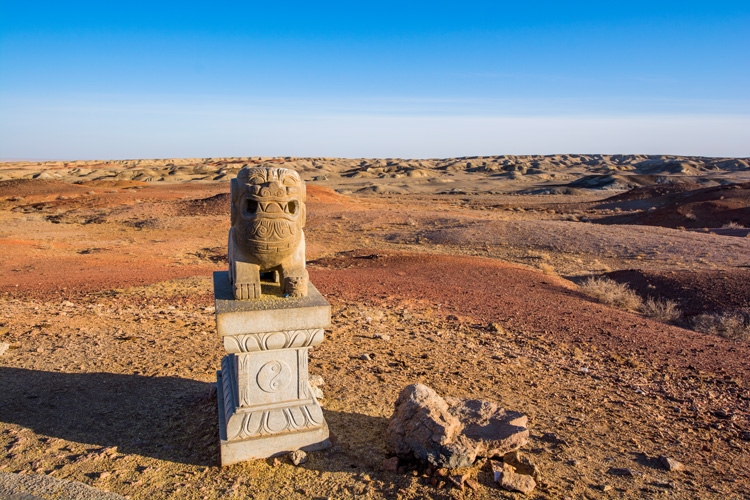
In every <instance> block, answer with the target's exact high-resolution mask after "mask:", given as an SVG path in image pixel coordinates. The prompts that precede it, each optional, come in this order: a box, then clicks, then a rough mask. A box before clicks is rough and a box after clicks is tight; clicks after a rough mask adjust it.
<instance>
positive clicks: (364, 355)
mask: <svg viewBox="0 0 750 500" xmlns="http://www.w3.org/2000/svg"><path fill="white" fill-rule="evenodd" d="M359 359H361V360H362V361H370V360H372V358H371V357H370V355H369V354H367V353H365V354H363V355H361V356H360V357H359Z"/></svg>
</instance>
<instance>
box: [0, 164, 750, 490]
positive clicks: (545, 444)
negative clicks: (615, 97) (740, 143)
mask: <svg viewBox="0 0 750 500" xmlns="http://www.w3.org/2000/svg"><path fill="white" fill-rule="evenodd" d="M263 163H271V164H274V165H279V166H285V167H289V168H294V169H296V170H298V171H299V172H300V174H301V175H302V176H303V178H304V179H305V181H306V182H307V193H308V201H307V213H308V219H307V226H306V228H305V232H306V237H307V259H308V269H309V271H310V276H311V280H312V282H313V283H314V284H315V286H316V287H317V288H318V289H319V290H320V291H321V292H322V293H323V294H324V295H325V296H326V297H327V299H328V300H329V302H330V303H331V305H332V312H333V319H332V325H331V327H330V329H329V330H327V331H326V340H325V342H324V343H323V344H322V345H320V346H319V347H316V348H315V349H314V350H313V351H312V353H311V359H310V364H309V368H310V372H311V374H312V375H320V376H322V378H323V380H324V381H325V385H323V386H321V389H322V390H323V392H324V395H325V397H324V399H323V400H322V404H323V407H324V411H325V417H326V420H327V421H328V424H329V426H330V429H331V432H332V434H333V440H334V445H333V447H332V448H330V449H329V450H326V451H320V452H313V453H311V454H310V456H309V460H308V461H307V462H306V463H305V464H303V465H300V466H296V467H295V466H294V465H292V464H291V463H290V462H289V461H288V460H286V459H284V458H282V459H280V460H276V461H274V460H260V461H255V462H247V463H243V464H238V465H234V466H230V467H225V468H221V467H219V466H218V449H219V448H218V417H217V408H216V404H217V403H216V392H215V387H214V386H213V385H212V384H213V383H214V382H215V380H216V370H217V369H219V368H220V359H221V357H222V355H223V354H224V350H223V347H222V344H221V341H220V339H219V337H218V336H217V334H216V331H215V325H214V309H213V293H212V284H211V283H212V282H211V274H212V272H213V271H217V270H223V269H225V268H226V266H227V261H226V240H227V232H228V229H229V205H230V201H229V182H228V181H229V179H231V178H232V177H233V176H234V175H235V174H236V173H237V171H238V170H239V169H240V168H241V167H242V166H243V165H253V164H263ZM748 233H750V161H749V160H748V159H741V158H702V157H676V156H643V155H614V156H603V155H556V156H498V157H470V158H452V159H439V160H437V159H435V160H404V159H375V160H373V159H335V158H209V159H167V160H132V161H110V162H107V161H101V162H93V161H86V162H83V161H79V162H42V163H37V162H16V163H4V164H0V255H1V256H2V258H0V303H1V305H2V307H1V308H0V343H2V344H0V345H4V348H3V350H4V353H3V354H2V355H1V356H0V387H1V390H0V475H2V474H5V475H6V476H9V475H10V474H17V475H22V476H29V477H31V476H34V475H46V476H48V477H52V478H57V479H65V480H73V481H77V482H80V483H84V484H86V485H89V486H91V487H94V488H96V489H99V490H106V491H109V492H113V493H116V494H119V495H123V496H126V497H129V498H132V499H161V498H175V499H182V498H187V499H214V498H229V499H231V498H236V499H240V498H243V499H244V498H349V497H355V496H362V497H365V498H476V499H485V498H520V497H521V495H520V494H518V493H511V492H507V491H504V490H501V489H500V488H499V487H498V485H497V483H494V482H493V480H492V479H493V478H492V471H491V468H490V464H489V462H488V461H487V460H480V461H478V462H477V463H476V464H475V466H474V467H472V468H470V469H467V470H465V471H461V472H462V473H464V474H469V475H470V477H472V478H473V479H474V480H475V481H476V483H473V485H474V487H468V486H467V487H466V488H464V489H463V490H461V489H459V488H456V487H452V486H450V485H449V483H447V482H445V481H442V480H437V481H435V480H434V479H435V478H431V477H427V474H426V471H425V469H424V468H423V467H420V466H419V465H418V464H410V463H404V464H403V467H402V468H401V469H400V471H399V472H398V473H395V472H390V471H388V470H385V469H384V467H383V461H384V460H385V459H386V458H388V454H387V450H386V449H385V444H384V432H385V429H386V426H387V423H388V417H389V416H390V415H391V413H392V411H393V403H394V401H395V400H396V397H397V395H398V393H399V392H400V390H401V389H402V388H403V387H404V386H405V385H407V384H410V383H415V382H420V383H423V384H426V385H428V386H430V387H432V388H434V389H435V390H436V391H437V392H438V393H439V394H441V395H443V396H452V397H459V398H479V399H485V400H490V401H495V402H498V403H500V404H501V405H502V406H504V407H505V408H507V409H510V410H517V411H521V412H524V413H526V414H527V415H528V416H529V428H530V432H531V438H530V442H529V444H528V445H527V446H525V447H524V448H523V449H522V450H521V454H522V455H523V456H525V457H527V458H528V459H529V460H530V461H532V462H533V463H534V464H535V465H536V467H537V469H538V471H539V474H540V479H541V480H540V481H539V484H538V485H537V488H536V489H535V490H534V491H533V492H532V493H531V494H530V495H529V496H528V497H530V498H549V499H558V498H594V499H598V498H632V499H641V498H659V497H665V498H679V499H688V498H691V499H692V498H715V499H729V498H748V497H749V496H750V407H749V406H748V405H749V402H750V392H748V388H750V363H748V359H750V340H749V339H750V333H748V331H749V330H748V324H747V321H748V319H749V317H748V313H750V237H748ZM592 277H594V278H598V279H602V280H604V281H603V282H604V283H609V284H615V285H616V284H620V285H626V286H627V287H629V289H630V290H631V291H632V292H631V295H630V296H629V299H628V300H625V301H617V300H614V301H613V300H610V299H611V297H610V296H608V295H607V294H606V293H605V294H599V295H597V289H596V286H593V285H592V282H591V281H588V280H589V278H592ZM594 283H596V282H594ZM599 283H602V281H600V282H599ZM599 291H600V292H601V290H599ZM620 291H622V290H620ZM610 295H611V294H610ZM597 297H598V298H597ZM645 304H651V307H650V308H649V307H647V306H646V305H645ZM667 306H669V307H671V308H673V309H675V308H676V310H669V311H666V310H665V309H668V307H667ZM743 321H744V323H743ZM365 355H366V356H365ZM659 457H668V458H671V459H672V460H676V461H678V462H680V463H681V464H683V466H684V467H683V468H682V469H681V470H673V471H669V470H667V469H666V468H665V467H664V465H663V463H662V461H661V460H660V459H659ZM13 477H19V476H13ZM438 479H439V478H438ZM48 498H53V496H48Z"/></svg>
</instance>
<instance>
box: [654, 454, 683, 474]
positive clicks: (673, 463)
mask: <svg viewBox="0 0 750 500" xmlns="http://www.w3.org/2000/svg"><path fill="white" fill-rule="evenodd" d="M659 463H660V464H661V465H662V467H664V468H665V469H667V470H668V471H670V472H674V471H678V470H682V469H684V468H685V466H684V465H682V463H680V462H678V461H677V460H675V459H673V458H669V457H667V456H664V455H662V456H660V457H659Z"/></svg>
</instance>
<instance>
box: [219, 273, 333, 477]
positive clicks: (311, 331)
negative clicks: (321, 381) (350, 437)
mask: <svg viewBox="0 0 750 500" xmlns="http://www.w3.org/2000/svg"><path fill="white" fill-rule="evenodd" d="M262 288H263V290H262V295H261V297H260V298H258V299H254V300H234V295H233V291H232V287H231V284H230V282H229V273H227V272H216V273H214V296H215V301H216V327H217V330H218V332H219V335H221V337H222V339H223V341H224V348H225V349H226V351H227V352H228V353H229V354H228V355H227V356H225V357H224V358H223V359H222V361H221V371H219V372H217V393H218V399H219V436H220V439H221V464H222V465H230V464H234V463H237V462H242V461H245V460H251V459H257V458H268V457H272V456H275V455H281V454H283V453H286V452H289V451H294V450H300V449H302V450H305V451H312V450H319V449H323V448H327V447H328V446H330V442H329V441H328V425H327V424H326V422H325V419H324V418H323V411H322V410H321V408H320V404H319V403H318V401H317V400H316V399H315V396H314V395H313V392H312V390H311V388H310V383H309V381H308V372H307V351H308V350H309V349H310V347H313V346H316V345H318V344H320V343H321V342H323V336H324V328H326V327H327V326H328V325H329V324H330V321H331V306H330V304H328V302H327V301H326V300H325V298H323V296H322V295H321V294H320V292H318V290H316V289H315V287H314V286H313V285H312V284H310V285H309V289H308V295H307V297H301V298H292V297H283V296H282V295H281V288H280V286H279V285H278V284H273V283H262Z"/></svg>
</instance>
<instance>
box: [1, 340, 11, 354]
mask: <svg viewBox="0 0 750 500" xmlns="http://www.w3.org/2000/svg"><path fill="white" fill-rule="evenodd" d="M8 349H10V344H7V343H5V342H0V356H2V355H3V354H5V351H7V350H8Z"/></svg>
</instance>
